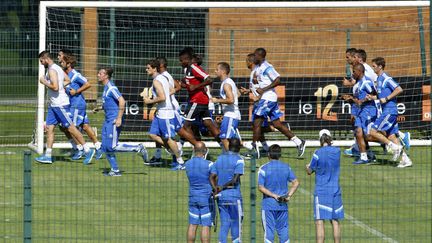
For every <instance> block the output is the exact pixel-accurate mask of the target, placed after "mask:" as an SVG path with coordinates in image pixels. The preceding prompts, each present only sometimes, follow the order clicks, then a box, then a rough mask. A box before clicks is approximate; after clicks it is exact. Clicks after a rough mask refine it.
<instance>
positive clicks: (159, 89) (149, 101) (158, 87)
mask: <svg viewBox="0 0 432 243" xmlns="http://www.w3.org/2000/svg"><path fill="white" fill-rule="evenodd" d="M153 87H154V89H155V90H156V97H153V99H150V98H148V97H144V104H146V105H151V104H155V103H160V102H163V101H165V99H166V97H165V93H164V92H163V88H162V84H161V83H159V82H158V81H156V80H154V81H153Z"/></svg>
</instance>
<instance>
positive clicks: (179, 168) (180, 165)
mask: <svg viewBox="0 0 432 243" xmlns="http://www.w3.org/2000/svg"><path fill="white" fill-rule="evenodd" d="M185 169H186V167H185V166H184V164H179V163H177V165H176V166H175V167H173V168H171V170H172V171H176V170H185Z"/></svg>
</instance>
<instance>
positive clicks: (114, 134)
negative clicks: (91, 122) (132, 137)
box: [101, 121, 121, 152]
mask: <svg viewBox="0 0 432 243" xmlns="http://www.w3.org/2000/svg"><path fill="white" fill-rule="evenodd" d="M120 133H121V126H120V127H117V126H116V125H115V124H114V121H105V122H104V124H103V126H102V145H101V147H102V149H103V151H104V152H114V150H115V147H116V146H117V143H118V140H119V136H120Z"/></svg>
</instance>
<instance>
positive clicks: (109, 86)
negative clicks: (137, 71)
mask: <svg viewBox="0 0 432 243" xmlns="http://www.w3.org/2000/svg"><path fill="white" fill-rule="evenodd" d="M112 74H113V69H112V68H111V67H104V68H101V69H99V72H98V74H97V76H98V79H99V81H100V82H101V83H102V84H103V85H104V90H103V95H102V102H103V105H102V108H103V110H104V112H105V121H104V124H103V127H102V149H103V151H104V153H105V155H106V158H107V160H108V162H109V163H110V166H111V170H110V171H109V172H105V173H104V174H105V175H106V176H121V172H120V169H119V167H118V164H117V158H116V155H115V152H138V153H140V154H141V156H142V158H143V160H144V162H146V161H147V150H146V149H145V147H144V145H142V144H139V145H130V144H125V143H119V142H118V140H119V136H120V132H121V128H122V124H123V114H124V111H125V103H126V101H125V99H124V98H123V96H122V94H121V93H120V91H119V90H118V88H117V86H115V84H114V82H113V81H111V77H112Z"/></svg>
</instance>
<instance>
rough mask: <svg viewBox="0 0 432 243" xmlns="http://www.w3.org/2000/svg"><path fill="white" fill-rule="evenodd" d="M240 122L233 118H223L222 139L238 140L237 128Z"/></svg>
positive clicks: (221, 126)
mask: <svg viewBox="0 0 432 243" xmlns="http://www.w3.org/2000/svg"><path fill="white" fill-rule="evenodd" d="M238 123H239V120H237V119H234V118H232V117H226V116H224V117H223V120H222V123H221V125H220V135H219V138H221V139H230V138H238V135H237V128H238Z"/></svg>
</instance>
